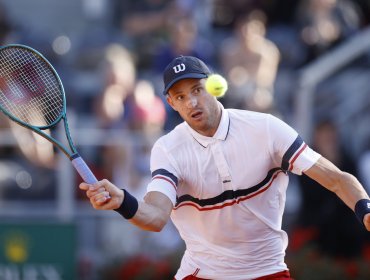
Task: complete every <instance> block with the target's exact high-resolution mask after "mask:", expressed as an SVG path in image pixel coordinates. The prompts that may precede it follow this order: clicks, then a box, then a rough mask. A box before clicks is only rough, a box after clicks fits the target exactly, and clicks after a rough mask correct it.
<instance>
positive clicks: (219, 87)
mask: <svg viewBox="0 0 370 280" xmlns="http://www.w3.org/2000/svg"><path fill="white" fill-rule="evenodd" d="M205 86H206V90H207V92H208V93H209V94H211V95H213V96H216V97H222V96H224V95H225V93H226V91H227V81H226V80H225V78H224V77H222V76H221V75H219V74H211V75H210V76H209V77H208V78H207V80H206V84H205Z"/></svg>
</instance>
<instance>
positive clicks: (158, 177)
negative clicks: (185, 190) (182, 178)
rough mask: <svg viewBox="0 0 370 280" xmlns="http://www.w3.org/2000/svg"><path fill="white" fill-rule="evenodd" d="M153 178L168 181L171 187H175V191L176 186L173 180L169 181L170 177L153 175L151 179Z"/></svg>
mask: <svg viewBox="0 0 370 280" xmlns="http://www.w3.org/2000/svg"><path fill="white" fill-rule="evenodd" d="M154 179H162V180H165V181H167V182H169V183H170V184H171V185H172V187H173V188H174V189H175V191H176V189H177V187H176V185H175V183H174V182H172V181H171V180H170V179H168V178H167V177H164V176H155V177H153V178H152V181H153V180H154Z"/></svg>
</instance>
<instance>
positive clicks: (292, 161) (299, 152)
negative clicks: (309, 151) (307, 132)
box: [289, 143, 307, 171]
mask: <svg viewBox="0 0 370 280" xmlns="http://www.w3.org/2000/svg"><path fill="white" fill-rule="evenodd" d="M306 147H307V144H306V143H305V144H304V145H303V147H302V148H301V149H300V150H299V151H298V153H296V155H295V156H294V158H293V159H292V160H291V161H290V168H289V171H292V169H293V163H294V162H295V161H296V159H297V158H298V157H299V155H300V154H301V153H302V152H303V150H304V149H306Z"/></svg>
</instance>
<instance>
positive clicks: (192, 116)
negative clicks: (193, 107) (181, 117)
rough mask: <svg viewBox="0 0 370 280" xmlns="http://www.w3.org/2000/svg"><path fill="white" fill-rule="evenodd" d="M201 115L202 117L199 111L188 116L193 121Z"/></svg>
mask: <svg viewBox="0 0 370 280" xmlns="http://www.w3.org/2000/svg"><path fill="white" fill-rule="evenodd" d="M201 115H202V112H201V111H197V112H194V113H192V114H191V115H190V116H191V118H193V119H197V118H199V117H200V116H201Z"/></svg>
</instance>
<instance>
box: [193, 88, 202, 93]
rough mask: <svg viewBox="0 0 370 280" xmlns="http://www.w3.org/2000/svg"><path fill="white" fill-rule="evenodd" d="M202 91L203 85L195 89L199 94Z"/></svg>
mask: <svg viewBox="0 0 370 280" xmlns="http://www.w3.org/2000/svg"><path fill="white" fill-rule="evenodd" d="M201 91H202V88H201V87H198V88H196V89H194V93H196V94H199V93H200V92H201Z"/></svg>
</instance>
